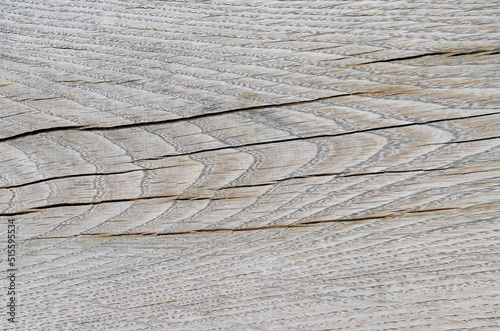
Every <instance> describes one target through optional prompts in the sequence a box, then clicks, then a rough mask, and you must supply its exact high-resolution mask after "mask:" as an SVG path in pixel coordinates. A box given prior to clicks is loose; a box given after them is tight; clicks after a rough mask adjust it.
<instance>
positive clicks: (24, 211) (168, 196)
mask: <svg viewBox="0 0 500 331" xmlns="http://www.w3.org/2000/svg"><path fill="white" fill-rule="evenodd" d="M449 169H453V167H449V168H433V169H413V170H386V171H378V172H365V173H353V174H349V173H322V174H313V175H304V176H293V177H287V178H282V179H277V180H275V181H273V182H270V183H261V184H253V185H235V186H224V187H221V188H219V189H216V190H214V192H216V191H219V190H227V189H234V188H244V187H259V186H270V185H275V184H277V183H279V182H284V181H289V180H295V179H305V178H313V177H328V176H335V177H343V178H345V177H361V176H375V175H384V174H402V173H420V172H432V171H444V170H449ZM254 197H255V196H243V197H227V198H225V197H222V198H213V197H187V198H181V197H179V196H178V195H159V196H149V197H138V198H125V199H110V200H101V201H91V202H73V203H58V204H51V205H45V206H38V207H32V208H30V209H27V210H23V211H18V212H12V213H0V216H17V215H24V214H29V213H35V212H39V211H42V210H46V209H51V208H61V207H78V206H94V205H101V204H107V203H120V202H134V201H143V200H154V199H168V198H172V199H171V201H193V200H211V201H220V200H234V199H244V198H254Z"/></svg>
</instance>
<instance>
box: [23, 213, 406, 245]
mask: <svg viewBox="0 0 500 331" xmlns="http://www.w3.org/2000/svg"><path fill="white" fill-rule="evenodd" d="M394 216H397V214H390V215H383V216H373V217H360V218H350V219H336V220H321V221H310V222H303V223H297V224H288V225H269V226H259V227H248V228H240V229H238V228H236V229H231V228H218V229H198V230H191V231H177V232H134V233H117V234H110V233H80V234H75V235H72V236H55V237H40V238H29V239H26V240H40V239H70V238H76V237H84V236H85V237H87V236H91V237H101V238H112V237H123V236H158V237H159V236H174V235H185V234H197V233H208V232H244V231H257V230H269V229H290V228H304V227H307V226H309V225H314V224H324V223H334V222H335V223H338V222H359V221H365V220H371V219H382V218H388V217H394Z"/></svg>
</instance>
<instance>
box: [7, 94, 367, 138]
mask: <svg viewBox="0 0 500 331" xmlns="http://www.w3.org/2000/svg"><path fill="white" fill-rule="evenodd" d="M361 94H370V93H369V92H353V93H345V94H337V95H332V96H327V97H321V98H316V99H312V100H302V101H293V102H285V103H278V104H267V105H261V106H252V107H245V108H236V109H229V110H223V111H219V112H212V113H206V114H199V115H193V116H188V117H181V118H173V119H167V120H162V121H151V122H140V123H129V124H122V125H115V126H106V127H94V126H90V127H89V126H84V125H68V126H58V127H52V128H45V129H38V130H33V131H29V132H24V133H20V134H16V135H13V136H9V137H5V138H0V142H5V141H9V140H15V139H19V138H24V137H28V136H33V135H37V134H40V133H51V132H62V131H77V130H81V131H109V130H119V129H126V128H134V127H144V126H153V125H162V124H168V123H177V122H183V121H191V120H197V119H202V118H209V117H215V116H220V115H224V114H231V113H237V112H242V111H251V110H259V109H266V108H279V107H286V106H296V105H302V104H308V103H314V102H318V101H323V100H329V99H333V98H340V97H348V96H354V95H361ZM26 100H28V99H26Z"/></svg>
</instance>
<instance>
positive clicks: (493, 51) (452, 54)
mask: <svg viewBox="0 0 500 331" xmlns="http://www.w3.org/2000/svg"><path fill="white" fill-rule="evenodd" d="M477 54H484V55H496V54H498V50H497V49H490V50H474V51H467V52H456V51H455V52H453V51H447V52H433V53H424V54H418V55H411V56H403V57H396V58H391V59H383V60H375V61H370V62H363V63H357V64H352V65H350V66H351V67H356V66H362V65H367V64H372V63H384V62H396V61H406V60H413V59H419V58H422V57H428V56H438V55H448V56H449V57H457V56H465V55H477Z"/></svg>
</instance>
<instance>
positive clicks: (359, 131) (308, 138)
mask: <svg viewBox="0 0 500 331" xmlns="http://www.w3.org/2000/svg"><path fill="white" fill-rule="evenodd" d="M499 114H500V112H494V113H487V114H478V115H471V116H463V117H453V118H443V119H437V120H429V121H424V122H415V123H406V124H397V125H388V126H381V127H376V128H369V129H362V130H356V131H348V132H342V133H333V134H320V135H314V136H305V137H293V138H284V139H276V140H267V141H258V142H252V143H246V144H239V145H231V146H222V147H214V148H207V149H203V150H198V151H192V152H185V153H178V154H166V155H162V156H158V157H152V158H146V159H138V160H135V161H134V162H139V161H154V160H160V159H163V158H168V157H176V156H187V155H194V154H199V153H205V152H214V151H221V150H226V149H232V148H243V147H253V146H261V145H270V144H280V143H286V142H292V141H300V140H311V139H319V138H331V137H340V136H348V135H353V134H358V133H365V132H374V131H381V130H390V129H397V128H405V127H411V126H417V125H428V124H433V123H440V122H446V121H458V120H467V119H471V118H477V117H484V116H492V115H499ZM457 143H458V142H457Z"/></svg>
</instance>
